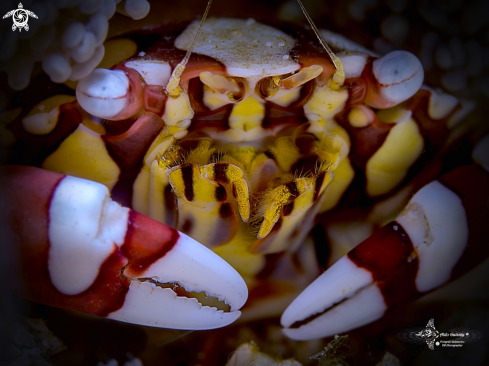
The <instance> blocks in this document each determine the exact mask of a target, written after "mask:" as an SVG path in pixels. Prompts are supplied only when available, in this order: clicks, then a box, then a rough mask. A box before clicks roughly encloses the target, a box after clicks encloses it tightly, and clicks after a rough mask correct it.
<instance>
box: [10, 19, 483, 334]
mask: <svg viewBox="0 0 489 366" xmlns="http://www.w3.org/2000/svg"><path fill="white" fill-rule="evenodd" d="M197 25H198V23H197V22H193V23H191V24H187V25H185V26H172V25H165V26H160V27H151V28H149V29H145V30H142V31H137V32H133V33H130V34H128V35H126V36H124V37H123V38H119V39H114V40H110V41H108V42H107V43H106V48H107V49H114V50H115V49H117V50H118V52H117V53H116V55H115V56H113V55H110V54H109V55H108V56H107V57H106V58H105V59H104V61H102V64H101V65H102V66H101V67H100V68H98V69H96V70H94V71H93V72H92V73H91V74H90V75H89V76H87V77H86V78H84V79H82V80H80V81H79V82H78V85H77V87H76V93H75V92H73V91H70V90H68V89H67V88H64V89H63V87H62V86H52V87H49V88H47V94H48V95H47V96H42V93H41V92H39V94H40V95H39V96H38V95H35V97H36V98H38V99H37V100H35V101H32V103H31V104H30V105H29V106H23V110H22V112H21V114H20V115H19V116H18V117H17V118H16V119H15V120H13V121H12V122H11V123H10V124H9V125H8V127H7V128H8V130H9V131H11V132H12V133H13V135H14V136H15V139H16V143H15V145H14V146H13V147H12V154H11V158H10V162H9V166H7V167H5V172H6V174H5V177H4V179H3V180H2V184H3V187H2V192H3V194H4V198H5V200H6V201H7V202H8V204H7V215H8V220H9V224H10V225H11V227H12V231H13V237H14V240H13V242H14V243H13V244H15V245H16V246H17V248H20V249H19V257H20V259H21V261H22V265H21V272H22V275H21V276H20V277H19V278H16V279H15V280H14V281H16V283H15V286H16V289H17V291H18V293H20V294H22V295H23V296H25V297H27V298H29V299H32V300H34V301H38V302H42V303H45V304H48V305H53V306H58V307H63V308H67V309H72V310H76V311H80V312H86V313H89V314H95V315H100V316H106V317H108V318H111V319H116V320H121V321H125V322H130V323H135V324H142V325H148V326H155V327H166V328H176V329H211V328H217V327H222V326H225V325H228V324H230V323H232V322H233V321H235V320H236V319H237V318H238V317H239V316H240V309H241V311H242V312H243V315H242V316H243V318H244V319H254V318H259V317H267V316H273V315H277V314H278V313H281V312H282V311H283V310H284V309H285V308H287V309H286V310H285V312H284V313H283V316H282V320H281V322H282V325H283V326H284V327H285V330H284V333H285V334H286V335H287V336H289V337H291V338H293V339H298V340H305V339H314V338H321V337H326V336H329V335H333V334H337V333H340V332H345V331H348V330H350V329H354V328H356V327H359V326H361V325H364V324H367V323H369V322H372V321H374V320H376V319H379V318H380V317H382V316H383V315H384V314H385V312H387V311H388V310H390V309H393V308H395V307H397V306H399V305H402V304H405V303H406V302H408V301H411V300H413V299H415V298H417V297H419V296H420V295H422V294H424V293H426V292H429V291H431V290H433V289H435V288H437V287H438V286H440V285H442V284H444V283H446V282H447V281H449V280H450V279H451V278H453V277H457V276H460V275H461V274H463V273H464V272H466V271H467V270H468V269H470V268H471V267H472V266H474V265H475V264H476V263H478V262H480V261H482V260H483V259H484V258H485V254H486V253H484V254H483V255H480V254H475V253H476V252H475V251H474V249H475V248H477V245H479V244H483V243H482V240H483V239H482V238H484V237H487V225H484V224H483V223H484V222H487V218H488V217H489V213H488V206H487V199H488V196H487V195H488V190H487V187H488V186H489V177H488V174H487V172H486V171H485V170H484V168H482V167H480V166H478V165H475V164H473V165H468V166H464V167H460V168H456V169H454V170H453V171H451V172H449V173H447V174H444V175H442V176H441V177H439V175H440V174H441V172H442V171H443V169H444V160H443V156H444V153H446V149H447V143H446V141H447V140H449V139H452V140H453V139H454V138H452V136H453V131H454V130H456V128H457V126H458V125H459V124H460V123H461V119H462V117H463V114H464V110H463V108H462V106H461V105H460V103H459V102H458V100H457V99H456V98H454V97H451V96H449V95H445V94H443V93H440V92H438V91H434V90H432V89H430V88H428V87H426V86H424V85H422V83H423V68H422V66H421V63H420V62H419V60H418V59H417V58H416V57H415V56H414V55H412V54H410V53H409V52H405V51H394V52H392V53H389V54H387V55H385V56H382V57H378V56H376V55H374V54H372V53H369V52H368V51H367V50H365V49H363V48H361V47H360V46H357V45H355V44H353V43H351V42H349V41H348V40H346V39H344V38H342V37H341V36H339V35H335V34H333V33H331V32H327V31H321V33H322V35H323V37H324V38H325V39H326V41H327V42H328V43H329V44H330V45H331V46H332V48H333V50H334V51H335V52H336V54H337V55H338V57H339V58H340V59H341V61H342V63H343V66H344V71H345V81H344V84H343V85H338V84H337V83H335V82H334V81H333V80H332V76H333V75H334V73H335V67H334V65H333V64H332V62H331V60H330V59H329V57H328V55H327V53H326V52H325V51H324V50H323V49H322V48H321V46H320V45H319V44H318V42H317V41H316V39H315V36H314V34H312V33H311V32H310V31H308V30H305V29H303V28H301V27H297V26H291V25H274V26H269V25H266V24H262V23H259V22H257V21H254V20H243V19H232V18H211V19H208V20H207V21H206V22H205V24H204V27H203V29H202V32H201V34H200V35H199V37H198V39H197V42H196V44H195V46H194V47H193V49H192V54H191V56H190V59H189V62H188V64H187V66H186V68H185V71H184V72H183V74H182V75H181V79H180V82H179V85H178V87H177V88H176V90H175V92H174V93H170V94H169V93H168V92H167V90H166V87H167V85H168V83H169V80H170V77H171V74H172V71H173V70H174V68H175V67H176V66H177V64H178V63H179V62H180V61H181V60H182V58H183V57H184V56H185V53H186V51H187V50H188V49H189V46H190V43H191V41H192V38H193V35H194V34H195V31H196V29H197ZM486 140H487V138H486ZM486 145H487V141H486V142H485V145H483V146H482V147H480V148H479V150H481V151H486V150H487V147H486ZM477 156H478V157H480V159H479V161H482V165H484V160H483V158H482V156H485V154H484V153H479V154H478V155H477ZM14 165H16V166H14ZM19 165H21V166H19ZM27 165H29V166H33V167H27ZM485 168H486V169H487V162H486V163H485ZM461 178H463V179H461ZM468 182H470V183H468ZM484 187H485V188H486V189H484ZM413 194H414V195H413ZM126 207H130V208H126ZM318 222H319V224H320V225H319V226H317V227H316V228H318V227H319V230H320V231H323V232H326V233H328V235H329V237H330V241H331V248H330V249H329V250H330V252H331V253H330V256H329V257H328V258H327V259H325V258H324V257H323V256H321V255H320V253H321V252H322V251H324V246H326V245H328V244H327V243H325V242H324V241H321V240H318V239H316V241H315V242H314V240H312V239H311V237H310V236H308V234H309V233H310V231H311V229H312V228H313V227H314V226H315V225H316V224H317V223H318ZM345 223H348V225H350V226H349V227H350V228H352V227H354V228H353V229H345ZM373 229H375V230H374V232H373V233H372V230H373ZM348 230H351V231H348ZM349 236H351V237H353V239H348V237H349ZM363 239H365V240H364V241H363V242H361V241H362V240H363ZM358 242H361V244H359V245H358V246H356V247H355V248H353V247H354V246H355V245H356V244H357V243H358ZM345 243H346V244H345ZM321 248H322V249H321ZM350 249H351V251H350ZM486 251H487V250H486ZM477 253H480V252H477ZM327 267H329V269H328V270H327V271H326V272H325V273H323V274H322V275H320V276H319V274H320V272H321V270H322V269H323V268H327ZM318 276H319V277H318ZM316 278H317V279H316ZM313 281H314V282H313ZM311 282H312V283H311ZM302 291H303V292H302ZM301 292H302V293H301ZM198 293H201V294H205V296H201V295H198ZM299 294H300V295H299ZM206 297H211V298H213V299H214V302H213V303H212V304H210V303H209V302H208V301H209V300H207V299H206ZM247 299H248V302H247V303H246V301H247ZM294 299H295V300H294ZM291 302H292V303H291ZM206 304H207V305H206ZM215 304H217V305H215ZM243 306H244V307H243Z"/></svg>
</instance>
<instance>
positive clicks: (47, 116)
mask: <svg viewBox="0 0 489 366" xmlns="http://www.w3.org/2000/svg"><path fill="white" fill-rule="evenodd" d="M74 100H75V97H74V96H72V95H66V94H58V95H54V96H52V97H49V98H47V99H45V100H43V101H42V102H40V103H37V104H36V105H35V106H34V108H32V109H31V110H30V111H29V113H28V114H27V116H25V117H24V118H23V119H22V125H23V127H24V130H26V131H27V132H29V133H31V134H33V135H47V134H48V133H50V132H51V131H52V130H54V128H55V127H56V124H57V123H58V117H59V106H60V105H62V104H66V103H71V102H73V101H74Z"/></svg>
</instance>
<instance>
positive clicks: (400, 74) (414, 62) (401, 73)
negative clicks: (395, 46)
mask: <svg viewBox="0 0 489 366" xmlns="http://www.w3.org/2000/svg"><path fill="white" fill-rule="evenodd" d="M372 71H373V73H374V75H375V78H376V79H377V81H378V83H379V87H380V94H381V96H382V98H383V99H384V102H385V103H387V106H381V108H388V107H392V106H394V105H396V104H399V103H401V102H403V101H405V100H406V99H408V98H410V97H412V96H413V95H414V94H415V93H416V92H417V91H418V90H419V88H420V87H421V84H423V79H424V71H423V66H422V65H421V62H420V61H419V60H418V58H417V57H416V56H415V55H413V54H412V53H410V52H407V51H394V52H391V53H388V54H387V55H385V56H383V57H381V58H379V59H377V60H375V61H374V62H373V64H372ZM374 107H375V106H374Z"/></svg>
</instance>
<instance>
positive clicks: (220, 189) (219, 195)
mask: <svg viewBox="0 0 489 366" xmlns="http://www.w3.org/2000/svg"><path fill="white" fill-rule="evenodd" d="M214 197H215V198H216V200H217V201H219V202H222V201H225V200H226V198H227V197H228V194H227V192H226V188H224V186H223V185H221V184H218V185H217V187H216V190H215V192H214Z"/></svg>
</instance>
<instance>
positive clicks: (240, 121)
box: [229, 96, 265, 132]
mask: <svg viewBox="0 0 489 366" xmlns="http://www.w3.org/2000/svg"><path fill="white" fill-rule="evenodd" d="M264 117H265V105H264V103H263V102H261V101H258V100H257V99H255V98H254V97H253V96H250V97H248V98H246V99H245V100H243V101H241V102H239V103H237V104H235V105H234V106H233V110H232V111H231V115H230V116H229V126H230V127H231V128H234V129H236V130H239V131H244V132H247V131H249V130H251V129H253V128H255V127H258V126H261V123H262V121H263V118H264Z"/></svg>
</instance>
